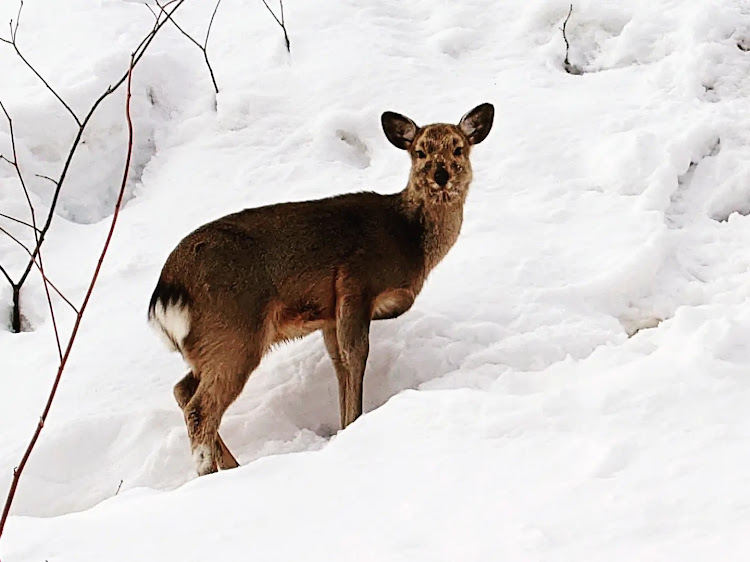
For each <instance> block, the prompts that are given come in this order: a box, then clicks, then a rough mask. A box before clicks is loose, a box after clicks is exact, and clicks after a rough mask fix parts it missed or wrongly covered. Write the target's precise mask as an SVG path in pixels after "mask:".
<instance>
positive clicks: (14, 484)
mask: <svg viewBox="0 0 750 562" xmlns="http://www.w3.org/2000/svg"><path fill="white" fill-rule="evenodd" d="M135 63H136V53H135V52H133V53H132V54H131V56H130V66H129V67H128V73H127V92H126V99H125V118H126V119H127V122H128V150H127V156H126V158H125V169H124V171H123V175H122V183H121V184H120V192H119V194H118V196H117V203H116V204H115V209H114V213H113V214H112V221H111V223H110V226H109V232H108V233H107V238H106V240H105V241H104V246H103V247H102V251H101V253H100V254H99V260H98V262H97V264H96V268H95V269H94V274H93V276H92V277H91V282H90V283H89V287H88V290H87V291H86V296H85V297H84V299H83V303H82V304H81V309H80V310H79V312H78V314H77V316H76V321H75V324H74V325H73V330H72V332H71V334H70V339H69V340H68V344H67V346H66V347H65V353H64V354H63V356H62V359H61V360H60V366H59V367H58V369H57V375H56V376H55V380H54V382H53V384H52V388H51V390H50V393H49V396H48V397H47V403H46V405H45V407H44V411H43V412H42V415H41V417H40V418H39V423H38V424H37V426H36V430H35V431H34V434H33V436H32V437H31V441H29V444H28V446H27V447H26V451H25V452H24V454H23V457H22V458H21V462H20V463H19V464H18V467H17V468H15V469H14V470H13V480H12V481H11V485H10V489H9V491H8V497H7V499H6V500H5V505H4V507H3V514H2V516H1V517H0V538H1V537H2V535H3V531H4V530H5V523H6V522H7V520H8V514H9V513H10V508H11V505H12V504H13V498H14V497H15V495H16V490H17V489H18V482H19V481H20V479H21V475H22V474H23V470H24V468H25V467H26V463H27V462H28V460H29V457H30V456H31V452H32V451H33V450H34V446H35V445H36V442H37V440H38V439H39V435H40V434H41V432H42V428H43V427H44V423H45V421H46V420H47V415H48V414H49V411H50V408H51V407H52V402H53V401H54V399H55V395H56V394H57V388H58V386H59V385H60V380H61V379H62V375H63V371H64V370H65V366H66V365H67V362H68V358H69V357H70V351H71V350H72V349H73V344H74V343H75V340H76V336H77V335H78V328H79V327H80V325H81V320H83V314H84V312H85V311H86V306H87V305H88V303H89V299H90V298H91V294H92V292H93V290H94V286H95V285H96V281H97V279H98V278H99V272H100V271H101V268H102V263H103V262H104V257H105V256H106V254H107V250H108V249H109V244H110V241H111V240H112V234H113V233H114V231H115V226H116V224H117V218H118V216H119V214H120V206H121V205H122V199H123V195H124V194H125V185H126V184H127V179H128V172H129V171H130V159H131V156H132V154H133V122H132V120H131V118H130V86H131V83H132V77H133V68H134V67H135Z"/></svg>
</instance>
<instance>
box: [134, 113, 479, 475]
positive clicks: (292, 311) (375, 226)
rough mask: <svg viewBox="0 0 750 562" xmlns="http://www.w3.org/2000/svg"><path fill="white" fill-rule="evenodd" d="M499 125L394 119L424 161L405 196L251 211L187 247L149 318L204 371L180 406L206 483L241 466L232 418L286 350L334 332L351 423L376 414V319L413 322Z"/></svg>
mask: <svg viewBox="0 0 750 562" xmlns="http://www.w3.org/2000/svg"><path fill="white" fill-rule="evenodd" d="M492 119H493V108H492V106H491V105H489V104H483V105H480V106H479V107H477V108H475V109H474V110H472V111H470V112H469V113H467V114H466V115H465V116H464V117H463V119H462V120H461V123H460V124H459V125H458V126H455V125H448V124H435V125H428V126H426V127H423V128H419V127H417V126H416V125H415V124H414V123H413V122H412V121H411V120H409V119H407V118H406V117H403V116H402V115H398V114H395V113H390V112H387V113H384V114H383V117H382V122H383V128H384V131H385V133H386V136H387V137H388V139H389V140H390V141H391V142H392V143H393V144H394V145H396V146H397V147H399V148H403V149H405V150H408V152H409V154H410V155H411V158H412V168H411V173H410V176H409V183H408V185H407V186H406V188H405V189H404V190H403V191H401V192H399V193H395V194H391V195H379V194H376V193H351V194H347V195H341V196H338V197H331V198H328V199H322V200H317V201H305V202H299V203H283V204H278V205H271V206H267V207H261V208H256V209H246V210H244V211H240V212H239V213H235V214H232V215H228V216H226V217H223V218H220V219H218V220H216V221H214V222H211V223H209V224H206V225H204V226H202V227H200V228H198V229H197V230H196V231H195V232H193V233H192V234H190V235H188V236H187V237H186V238H185V239H184V240H183V241H182V242H180V244H179V245H178V246H177V247H176V248H175V249H174V251H173V252H172V254H171V255H170V256H169V258H168V259H167V262H166V264H165V265H164V268H163V270H162V273H161V277H160V279H159V283H158V284H157V287H156V289H155V291H154V294H153V296H152V299H151V306H150V309H149V317H150V318H151V320H152V321H154V322H155V323H156V324H158V327H159V328H160V329H161V330H162V331H163V332H165V334H166V336H167V338H168V339H169V340H171V341H172V342H173V343H174V346H175V347H176V348H177V349H179V351H180V352H181V353H182V355H183V356H184V358H185V360H186V361H187V363H188V364H189V365H190V367H191V372H190V373H188V375H187V376H186V377H185V378H184V379H183V380H181V381H180V382H179V383H178V384H177V385H176V386H175V398H176V399H177V402H178V405H179V406H180V408H181V409H182V410H183V412H184V414H185V421H186V424H187V427H188V434H189V436H190V441H191V447H192V449H193V453H194V456H195V461H196V465H197V468H198V472H199V474H204V473H208V472H213V471H215V470H216V469H217V467H218V468H232V467H233V466H237V461H236V460H235V459H234V457H233V456H232V454H231V453H230V452H229V449H228V448H227V447H226V445H225V444H224V442H223V441H222V440H221V438H220V437H219V434H218V429H219V424H220V422H221V417H222V416H223V414H224V412H225V410H226V409H227V408H228V407H229V405H230V404H231V403H232V402H233V401H234V400H235V398H236V397H237V396H238V395H239V393H240V392H241V390H242V388H243V386H244V385H245V382H246V381H247V378H248V377H249V376H250V373H252V371H253V370H254V369H255V368H256V367H257V365H258V363H259V362H260V360H261V358H262V357H263V355H264V354H265V353H266V351H267V350H268V349H269V348H270V347H271V346H272V345H273V344H276V343H279V342H283V341H286V340H290V339H294V338H298V337H302V336H305V335H306V334H309V333H311V332H313V331H316V330H322V331H323V340H324V342H325V346H326V349H327V351H328V353H329V355H330V356H331V360H332V362H333V365H334V368H335V371H336V375H337V377H338V381H339V405H340V414H341V424H342V427H346V426H347V425H348V424H350V423H352V422H353V421H354V420H355V419H356V418H357V417H358V416H359V415H360V414H361V413H362V382H363V379H364V372H365V363H366V361H367V355H368V351H369V326H370V322H371V320H379V319H386V318H395V317H397V316H399V315H401V314H403V313H404V312H406V311H407V310H408V309H409V308H410V307H411V306H412V304H413V302H414V299H415V298H416V296H417V295H418V294H419V291H420V290H421V288H422V285H423V284H424V281H425V278H426V277H427V275H428V273H429V272H430V271H431V270H432V269H433V268H434V267H435V266H436V265H437V264H438V263H439V262H440V260H441V259H442V258H443V257H444V256H445V254H446V253H447V252H448V250H449V249H450V248H451V246H452V245H453V244H454V242H455V241H456V239H457V237H458V234H459V232H460V230H461V223H462V220H463V205H464V201H465V199H466V195H467V193H468V189H469V184H470V182H471V179H472V171H471V164H470V162H469V154H470V152H471V146H472V145H473V144H477V143H479V142H481V141H482V140H483V139H484V138H485V137H486V135H487V134H488V133H489V130H490V128H491V126H492ZM439 170H441V171H439ZM159 307H161V309H159ZM170 307H171V309H174V310H181V311H185V318H187V319H189V329H188V328H187V326H186V328H185V329H186V333H185V335H184V337H179V336H178V335H175V332H174V330H172V331H170V330H171V328H170V326H169V325H168V324H169V322H167V321H164V320H163V319H164V314H162V315H161V316H160V315H159V313H158V310H162V311H165V310H167V309H170Z"/></svg>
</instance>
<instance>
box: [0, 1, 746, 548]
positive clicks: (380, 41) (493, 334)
mask: <svg viewBox="0 0 750 562" xmlns="http://www.w3.org/2000/svg"><path fill="white" fill-rule="evenodd" d="M271 6H272V7H274V4H273V3H271ZM568 7H569V4H568V3H567V0H566V1H558V0H537V1H527V2H519V1H516V0H464V1H462V2H449V1H447V0H441V1H438V0H414V1H412V2H397V1H396V0H368V1H360V0H344V1H341V2H325V3H319V2H307V1H303V0H287V2H285V15H286V19H287V24H288V28H289V33H290V39H291V48H292V52H291V56H289V55H288V54H287V52H286V49H285V47H284V42H283V36H282V34H281V30H280V29H279V28H278V26H276V24H275V23H274V21H273V20H272V19H271V16H270V14H268V12H267V11H266V9H265V7H264V6H263V4H262V3H261V2H260V0H258V1H257V2H256V1H255V0H224V1H223V2H222V4H221V7H220V9H219V12H218V14H217V16H216V20H215V23H214V28H213V31H212V35H211V42H210V44H209V54H210V57H211V62H212V64H213V66H214V70H215V72H216V77H217V81H218V84H219V88H220V90H221V91H220V93H219V95H218V96H216V97H214V94H213V89H212V86H211V82H210V78H209V76H208V72H207V70H206V68H205V66H204V64H203V60H202V56H201V53H200V51H199V50H198V49H197V48H196V47H195V46H194V45H192V44H190V43H189V42H188V41H187V40H186V39H185V38H184V37H183V36H181V35H180V34H179V33H178V32H177V31H176V30H175V29H173V28H171V27H167V28H165V29H164V32H163V34H162V35H161V36H160V37H159V38H158V39H157V41H156V42H155V43H154V45H153V46H152V47H151V48H150V50H149V51H148V53H147V55H146V56H145V58H144V59H143V61H142V63H141V65H140V66H139V67H138V69H137V70H136V74H135V78H134V86H133V117H134V125H135V135H136V136H135V154H134V166H133V170H132V174H131V182H130V184H129V187H128V193H127V204H126V206H125V208H124V210H123V213H122V214H121V219H120V223H119V226H118V229H117V232H116V235H115V238H114V241H113V245H112V247H111V250H110V253H109V255H108V258H107V261H106V262H105V266H104V270H103V273H102V276H101V278H100V282H99V284H98V286H97V288H96V291H95V293H94V297H93V299H92V301H91V305H90V308H89V310H88V312H87V314H86V317H85V320H84V322H83V324H82V327H81V332H80V334H79V338H78V342H77V344H76V347H75V348H74V352H73V355H72V356H71V361H70V364H69V368H68V369H67V370H66V373H65V379H64V382H63V384H62V386H61V389H60V392H59V395H58V398H57V400H56V402H55V404H54V406H53V409H52V412H51V414H50V417H49V420H48V423H47V425H46V426H45V428H44V431H43V433H42V438H41V439H40V441H39V443H38V445H37V447H36V449H35V452H34V454H33V456H32V457H31V460H30V462H29V464H28V466H27V469H26V472H25V474H24V477H23V480H22V483H21V487H20V489H19V493H18V496H17V500H16V503H15V505H14V509H13V515H12V517H11V518H10V520H9V522H8V525H7V528H6V531H5V534H4V535H3V537H2V539H1V540H0V558H2V560H3V562H16V561H24V562H25V561H42V560H49V561H50V562H53V561H55V562H63V561H70V562H84V561H92V562H93V561H96V562H99V561H102V560H107V561H132V560H155V561H156V560H158V561H164V560H181V561H185V560H214V559H225V560H239V559H253V560H263V561H265V560H268V561H287V560H289V561H291V560H295V561H297V560H325V561H326V562H332V561H337V560H346V561H351V560H352V559H355V560H373V561H378V562H383V561H386V560H393V561H402V560H403V561H406V560H408V561H423V560H424V561H430V562H433V561H441V560H445V561H451V562H454V561H459V560H460V561H464V560H465V561H474V560H476V561H495V560H504V561H505V560H507V561H536V560H554V561H557V560H571V561H581V560H597V561H598V560H602V561H604V560H606V561H620V560H622V561H628V562H630V561H633V560H638V561H676V560H679V561H690V560H712V561H713V560H722V561H728V560H738V561H739V560H747V559H748V558H750V535H748V533H747V529H748V528H750V470H748V466H750V407H749V406H750V345H748V337H749V336H750V218H748V217H747V216H745V215H746V214H748V213H750V112H749V111H748V96H750V52H747V51H746V50H743V48H745V49H747V48H750V4H748V3H747V2H744V1H742V0H691V1H690V2H685V1H683V2H676V1H673V0H638V1H633V2H620V1H615V0H609V1H605V0H582V1H580V2H576V3H575V6H574V11H573V14H572V16H571V19H570V21H569V23H568V25H567V35H568V38H569V39H570V42H571V51H570V59H571V62H572V63H573V64H575V65H577V66H580V67H581V68H583V70H584V71H585V73H584V75H583V76H571V75H569V74H566V73H565V72H564V71H563V70H562V61H563V58H564V54H565V44H564V41H563V37H562V34H561V31H560V27H561V25H562V22H563V20H564V18H565V16H566V14H567V12H568ZM212 9H213V5H212V3H209V2H199V1H197V0H188V2H187V3H186V4H185V5H184V6H183V7H182V8H181V9H180V11H179V12H178V15H177V16H176V17H177V20H178V22H180V23H181V24H182V25H184V26H185V27H186V28H187V29H188V30H189V31H191V32H193V33H195V35H196V36H197V37H199V38H202V36H203V33H204V30H205V26H206V24H207V22H208V19H209V18H210V15H211V11H212ZM16 10H17V4H16V3H15V2H14V1H12V0H4V1H3V2H2V4H1V5H0V21H7V20H8V19H10V18H11V17H15V13H16ZM151 21H152V16H151V15H150V14H149V12H148V11H147V10H146V9H145V8H144V7H143V6H141V5H139V4H138V3H134V2H125V1H122V0H100V1H99V2H94V3H92V2H91V1H90V0H66V2H64V3H57V2H51V1H49V0H48V1H46V2H45V1H43V0H27V1H26V5H25V7H24V12H23V16H22V25H21V29H20V31H19V44H20V45H21V47H22V49H23V51H24V54H25V55H26V56H27V57H28V58H29V59H30V60H31V61H32V62H33V63H34V64H35V65H36V66H37V67H38V69H39V70H40V71H41V72H42V73H43V74H44V75H45V77H47V78H48V80H49V81H50V83H51V84H53V85H54V86H55V88H56V89H58V90H59V92H60V93H61V95H62V96H63V97H64V98H65V99H67V100H70V102H71V105H72V107H73V109H74V111H76V112H78V113H84V112H85V111H86V110H87V109H88V107H89V105H90V104H91V102H92V101H93V100H94V99H95V98H96V97H97V96H98V95H99V94H100V93H101V92H102V91H103V90H104V89H105V88H106V86H107V85H108V84H109V83H111V82H112V81H114V80H115V79H116V77H117V76H119V75H120V74H121V73H122V72H123V71H124V69H125V68H126V65H127V59H128V56H129V53H130V50H131V49H132V48H133V47H134V46H135V45H136V44H137V43H138V42H139V41H140V39H141V37H142V36H143V35H144V34H145V33H146V32H147V31H148V29H149V28H150V26H151ZM738 45H739V47H743V48H739V47H738ZM0 68H1V69H2V80H1V81H0V99H2V100H3V102H4V103H5V104H6V106H7V108H8V110H9V112H10V113H11V114H12V116H13V117H14V124H15V126H16V133H17V141H18V144H19V147H18V148H19V160H20V161H21V164H22V166H24V168H25V170H26V171H27V176H29V183H30V186H31V189H32V192H33V197H34V201H35V204H36V205H37V208H38V209H39V211H40V212H43V211H44V206H45V205H46V204H47V203H48V202H49V198H50V196H51V191H52V186H51V184H49V182H47V181H46V180H43V179H41V178H36V177H34V176H33V174H34V173H38V174H46V175H57V173H58V172H59V169H60V167H61V165H62V162H63V159H64V157H65V155H66V152H67V147H68V145H69V143H70V141H71V140H72V137H73V135H74V134H75V130H76V127H75V123H74V122H73V120H72V118H71V117H70V115H69V114H67V113H66V112H65V110H64V109H63V108H62V107H61V106H60V105H59V103H58V102H57V101H56V100H55V99H54V98H53V97H52V96H51V95H50V94H49V93H48V92H46V91H45V90H44V88H43V87H42V86H41V85H40V83H39V82H38V81H37V79H36V78H35V77H34V76H33V74H31V73H30V72H29V71H28V70H27V69H25V68H24V67H23V66H22V65H21V64H20V63H19V62H18V60H17V59H16V57H15V55H14V53H13V51H12V49H11V48H10V47H9V46H7V45H3V44H0ZM123 101H124V98H123V96H122V95H119V96H114V97H113V98H112V99H111V100H109V101H108V102H106V103H105V104H104V106H103V107H102V108H101V110H100V112H99V113H98V114H97V117H96V119H95V120H94V122H93V123H92V127H91V129H90V130H89V132H88V133H87V135H86V137H85V140H86V143H85V144H84V145H82V150H81V153H80V154H79V155H78V157H77V159H76V160H75V161H74V166H73V169H72V171H71V176H70V178H69V180H68V183H67V186H66V188H65V191H64V193H63V196H62V199H61V205H60V207H59V214H58V216H56V217H55V220H54V223H53V228H52V230H51V232H50V236H49V242H48V243H47V245H46V246H45V250H46V252H45V265H46V267H47V270H48V273H49V275H50V277H51V278H52V279H53V281H54V282H55V283H56V284H57V285H58V286H59V287H60V288H61V289H63V290H64V291H65V292H66V294H68V295H69V296H71V297H73V298H74V300H75V301H76V302H80V299H81V298H82V296H83V293H84V290H85V287H86V285H87V283H88V280H89V277H90V273H91V271H92V268H93V265H94V263H95V260H96V257H97V255H98V251H99V249H100V247H101V244H102V242H103V238H104V235H105V233H106V230H107V228H108V225H109V216H110V214H111V211H112V205H113V202H114V196H115V193H116V189H117V188H118V187H119V177H120V174H121V173H122V164H123V162H124V158H125V145H124V141H125V138H126V126H125V120H124V104H123ZM485 101H487V102H491V103H493V104H494V105H495V108H496V117H495V125H494V129H493V131H492V132H491V133H490V136H489V137H488V138H487V140H486V141H485V142H484V143H483V144H482V145H480V146H478V147H477V148H476V149H475V150H474V152H473V156H472V160H473V163H474V170H475V179H474V184H473V187H472V192H471V193H470V196H469V201H468V204H467V207H466V210H465V223H464V229H463V232H462V235H461V237H460V238H459V241H458V243H457V245H456V246H455V247H454V249H453V250H452V251H451V253H450V254H449V255H448V257H447V258H446V259H445V260H444V262H443V263H442V264H441V265H440V266H439V267H438V268H437V269H436V270H435V271H434V273H433V274H432V276H431V277H430V279H429V280H428V283H427V285H426V286H425V288H424V290H423V292H422V294H421V295H420V297H419V298H418V299H417V302H416V305H415V307H414V308H413V309H412V310H411V311H410V312H409V313H407V314H406V315H404V316H402V317H401V318H399V319H397V320H392V321H386V322H380V323H376V324H375V325H374V327H373V330H372V334H371V342H372V344H371V353H370V359H369V363H368V370H367V377H366V383H365V409H366V411H367V413H366V414H365V415H364V416H363V417H362V418H360V419H359V420H358V421H357V422H356V423H354V424H353V425H352V426H350V427H349V428H348V429H347V430H346V431H343V432H340V433H337V430H338V410H337V394H336V382H335V376H334V374H333V368H332V366H331V364H330V362H329V360H328V358H327V355H326V354H325V351H324V348H323V344H322V341H321V338H320V337H319V336H318V335H314V336H311V337H309V338H307V339H304V340H301V341H298V342H295V343H292V344H289V345H286V346H283V347H281V348H279V349H277V350H275V351H274V352H273V353H271V354H270V355H269V356H267V357H266V358H265V359H264V361H263V363H262V365H261V366H260V368H259V369H258V370H257V371H256V372H255V373H254V375H253V376H252V377H251V379H250V381H249V382H248V384H247V386H246V388H245V391H244V393H243V394H242V396H241V397H240V399H239V400H238V401H237V403H236V404H234V405H233V406H232V408H231V409H230V411H229V412H228V414H227V416H226V417H225V420H224V425H223V426H222V435H223V436H224V438H225V440H226V441H227V443H228V444H229V446H230V448H231V449H232V450H233V452H234V453H235V454H236V455H237V457H238V459H239V460H240V462H241V464H242V465H243V466H242V467H241V468H239V469H237V470H233V471H228V472H224V473H219V474H215V475H211V476H207V477H204V478H200V479H196V478H195V476H194V472H193V466H192V461H191V459H190V454H189V447H188V441H187V435H186V431H185V427H184V423H183V420H182V414H181V412H180V411H179V409H178V408H177V406H176V405H175V404H174V401H173V398H172V394H171V389H172V385H173V384H174V383H175V382H176V381H177V380H179V378H180V377H181V376H182V375H183V374H184V371H185V367H184V365H183V364H182V361H181V359H180V358H179V356H176V355H173V354H169V353H167V351H166V350H165V349H164V348H163V347H162V346H161V344H160V342H159V340H158V338H157V337H156V336H155V335H154V334H153V333H151V332H150V330H149V329H148V328H147V326H146V323H145V313H146V305H147V302H148V299H149V297H150V293H151V291H152V289H153V286H154V283H155V281H156V278H157V276H158V272H159V270H160V268H161V265H162V264H163V262H164V259H165V258H166V256H167V255H168V253H169V252H170V251H171V249H172V248H173V247H174V245H175V243H176V242H177V241H178V240H179V239H180V238H181V237H182V236H184V235H185V234H187V233H188V232H189V231H190V230H192V229H193V228H195V227H196V226H198V225H200V224H202V223H204V222H207V221H208V220H211V219H213V218H216V217H218V216H220V215H222V214H226V213H228V212H232V211H236V210H239V209H241V208H244V207H248V206H257V205H262V204H267V203H271V202H278V201H289V200H302V199H310V198H317V197H322V196H327V195H332V194H336V193H344V192H348V191H356V190H363V189H372V190H375V191H379V192H383V193H386V192H394V191H397V190H400V189H401V188H402V187H403V186H404V184H405V181H406V175H407V172H408V158H407V157H406V156H405V155H404V154H403V153H402V152H399V151H397V150H396V149H394V148H393V147H392V146H391V145H390V144H389V143H388V141H387V140H386V139H385V136H384V135H383V133H382V131H381V130H380V120H379V116H380V113H381V112H382V111H384V110H393V111H398V112H400V113H404V114H406V115H408V116H409V117H411V118H413V119H414V120H415V121H417V122H418V123H429V122H434V121H453V122H455V121H457V120H458V118H459V117H460V116H461V115H462V114H463V113H464V112H465V111H467V110H468V109H470V108H472V107H474V106H475V105H477V104H479V103H482V102H485ZM8 149H9V138H8V135H7V127H6V125H5V123H4V122H0V153H2V154H8ZM0 212H3V213H6V214H11V215H14V216H18V217H20V218H24V219H27V218H28V214H27V213H28V210H27V206H26V202H25V199H24V198H23V196H22V192H21V191H20V188H19V186H18V185H17V182H16V180H15V177H14V171H13V169H12V168H11V167H10V166H8V165H7V164H4V163H0ZM0 226H3V228H6V229H8V230H10V231H12V232H13V233H14V234H16V235H18V236H22V237H23V238H24V239H25V240H27V241H29V240H30V239H31V237H30V236H29V233H28V232H27V231H25V230H24V227H23V226H21V225H17V224H13V223H10V222H8V221H7V220H3V219H0ZM0 264H2V265H3V266H5V267H6V268H7V269H9V270H10V271H11V272H12V274H13V276H14V277H17V275H18V272H19V270H20V269H21V268H22V266H23V265H24V264H25V260H24V254H23V253H22V252H21V251H19V250H18V249H17V248H16V247H15V246H14V245H13V243H12V242H10V241H9V240H7V239H5V238H4V237H2V236H0ZM0 281H3V280H2V279H0ZM27 287H28V289H27V292H26V293H25V297H24V312H25V314H26V317H27V321H28V323H29V324H31V326H32V327H33V331H29V332H25V333H22V334H11V333H10V332H9V325H8V324H9V322H8V320H7V319H8V317H9V310H10V289H9V287H8V286H7V285H3V284H0V313H2V322H1V323H0V427H2V428H3V429H2V432H0V490H2V491H3V492H4V491H5V490H6V489H7V486H8V484H9V481H10V476H11V474H12V469H13V467H14V466H15V465H16V464H17V463H18V461H19V459H20V457H21V454H22V452H23V449H24V447H25V446H26V443H27V441H28V439H29V437H30V435H31V433H32V431H33V428H34V426H35V424H36V423H37V420H38V416H39V414H40V412H41V409H42V406H43V403H44V400H45V398H46V393H47V391H48V388H49V385H50V383H51V381H52V378H53V376H54V373H55V370H56V364H57V351H56V349H55V346H54V343H53V339H52V328H51V323H50V321H49V318H48V313H47V311H46V305H45V301H44V296H43V289H42V286H41V284H40V283H39V282H38V279H36V278H34V280H33V281H32V282H30V284H28V285H27ZM57 305H58V311H59V312H58V314H59V315H60V316H61V321H62V323H63V324H64V325H65V326H66V327H69V326H70V324H71V320H72V317H71V316H72V315H71V314H70V313H69V312H68V311H65V308H64V305H62V304H61V303H60V302H57ZM657 324H658V326H657ZM655 326H656V327H655ZM121 481H122V486H121V490H120V491H119V493H118V494H117V495H115V493H116V491H117V490H118V487H119V486H120V482H121Z"/></svg>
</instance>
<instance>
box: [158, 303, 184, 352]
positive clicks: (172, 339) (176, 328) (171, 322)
mask: <svg viewBox="0 0 750 562" xmlns="http://www.w3.org/2000/svg"><path fill="white" fill-rule="evenodd" d="M148 323H149V325H150V326H151V327H152V328H153V329H154V330H156V332H157V333H158V334H159V335H160V336H161V337H162V339H163V340H164V343H165V344H166V345H167V347H169V348H170V349H172V350H174V351H180V352H181V350H182V349H181V348H182V342H183V340H184V339H185V337H186V336H187V335H188V332H190V311H189V309H188V307H187V305H184V304H179V303H175V304H170V305H167V306H164V304H163V303H162V302H161V301H159V302H157V303H156V306H154V311H153V313H152V314H151V315H150V317H149V319H148Z"/></svg>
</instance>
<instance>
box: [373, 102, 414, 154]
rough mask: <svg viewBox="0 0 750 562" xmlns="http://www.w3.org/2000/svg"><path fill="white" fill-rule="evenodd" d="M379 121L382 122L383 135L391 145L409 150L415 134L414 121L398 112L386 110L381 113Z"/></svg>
mask: <svg viewBox="0 0 750 562" xmlns="http://www.w3.org/2000/svg"><path fill="white" fill-rule="evenodd" d="M380 122H381V123H382V124H383V131H385V136H386V137H388V140H389V141H391V144H392V145H393V146H395V147H396V148H400V149H402V150H409V147H410V146H411V143H412V142H413V141H414V137H415V136H416V134H417V126H416V125H415V124H414V121H412V120H411V119H409V118H408V117H404V116H403V115H401V114H399V113H394V112H392V111H386V112H385V113H383V115H381V117H380Z"/></svg>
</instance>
